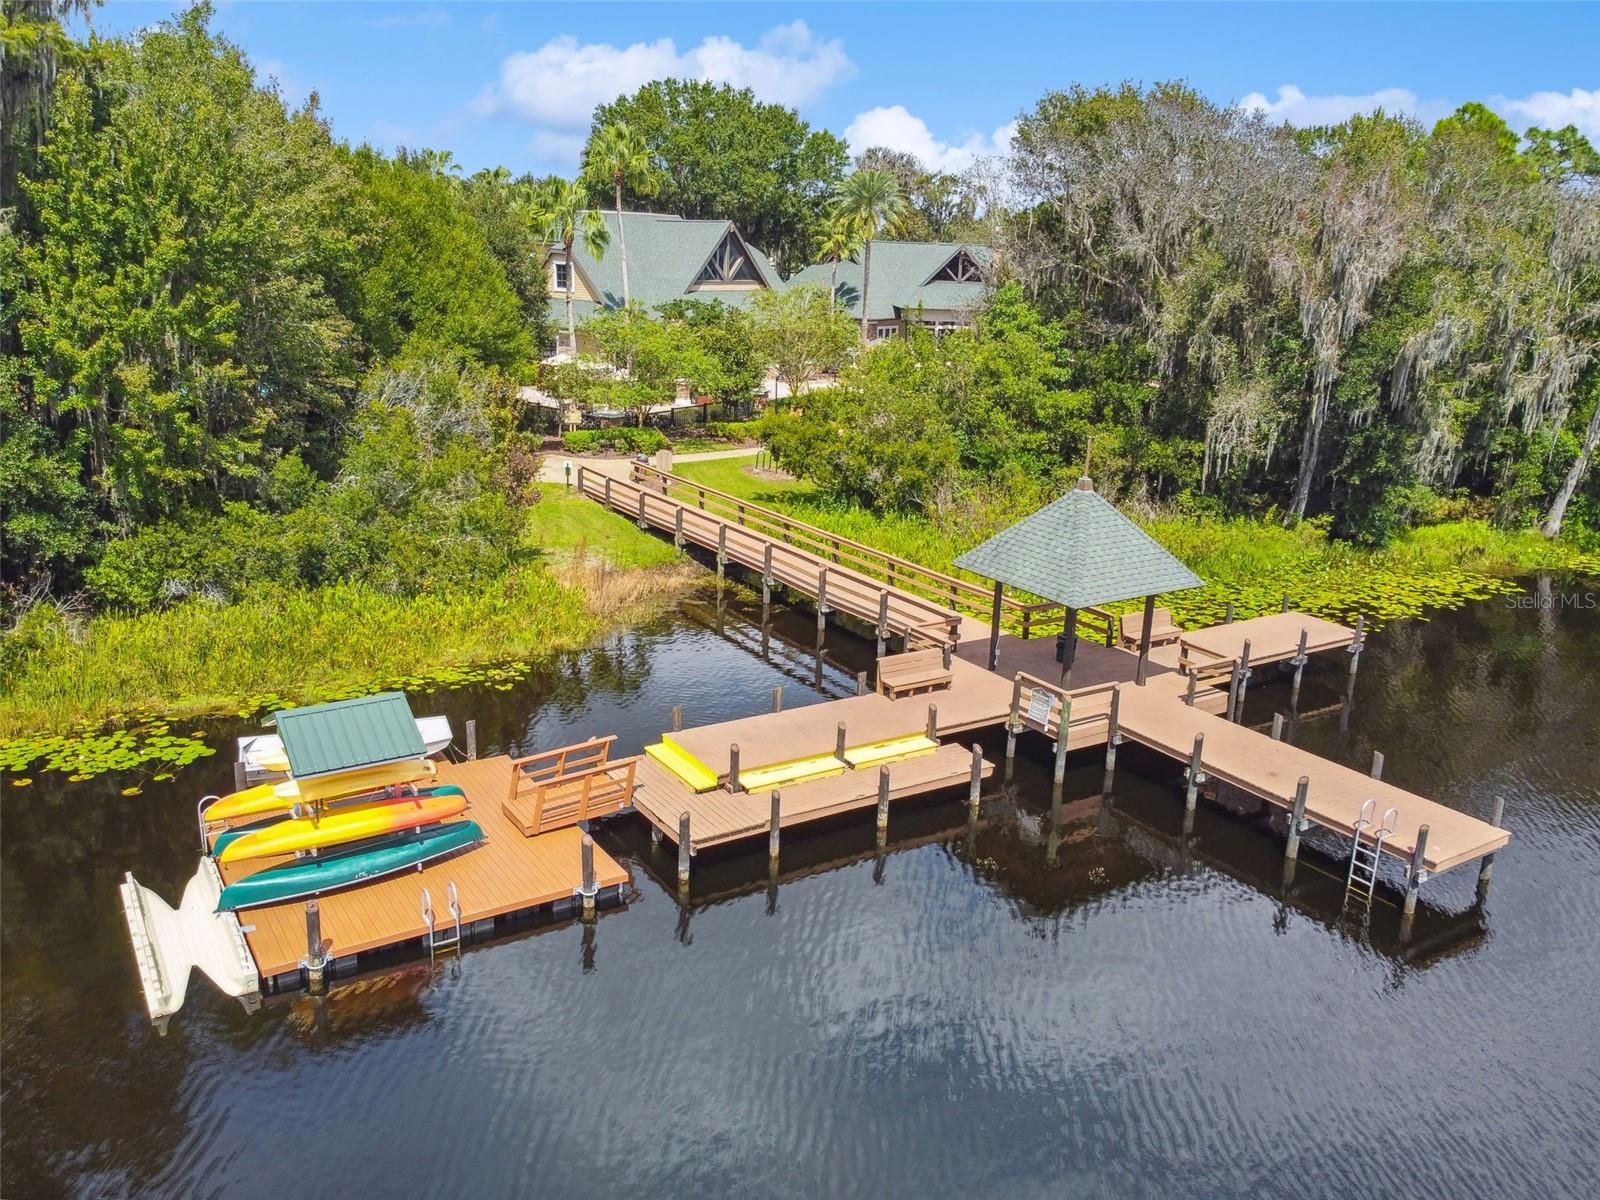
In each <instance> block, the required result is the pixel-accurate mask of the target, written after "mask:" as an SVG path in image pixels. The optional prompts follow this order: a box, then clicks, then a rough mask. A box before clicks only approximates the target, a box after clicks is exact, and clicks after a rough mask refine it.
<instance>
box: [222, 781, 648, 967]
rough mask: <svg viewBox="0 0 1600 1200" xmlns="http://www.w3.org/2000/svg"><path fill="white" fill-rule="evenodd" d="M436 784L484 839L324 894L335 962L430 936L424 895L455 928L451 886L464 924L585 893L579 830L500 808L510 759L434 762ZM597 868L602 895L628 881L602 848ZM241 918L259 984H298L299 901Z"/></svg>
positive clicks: (243, 866)
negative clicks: (545, 829)
mask: <svg viewBox="0 0 1600 1200" xmlns="http://www.w3.org/2000/svg"><path fill="white" fill-rule="evenodd" d="M439 782H440V783H452V784H455V785H456V786H458V787H460V788H461V789H462V790H463V791H465V792H466V794H467V802H468V808H467V812H466V817H468V818H471V819H472V820H474V821H476V822H478V824H479V825H480V826H482V828H483V833H484V841H483V842H482V844H480V845H478V846H476V847H474V848H473V849H470V850H464V851H462V852H461V853H459V854H456V855H452V856H451V857H449V858H444V859H439V860H438V861H436V862H432V863H429V864H427V865H426V866H424V867H423V869H422V870H420V871H405V872H402V873H400V874H397V875H391V876H389V877H388V878H387V879H381V880H377V881H375V882H373V883H368V884H363V885H362V886H360V887H355V888H346V889H345V890H343V891H338V892H331V893H329V894H327V895H325V896H322V897H321V898H320V900H319V907H320V909H321V919H322V937H323V941H324V943H325V944H327V955H328V957H329V958H330V959H331V960H334V959H341V958H345V957H347V956H349V955H353V954H359V953H362V952H363V951H368V950H376V949H380V948H382V947H386V946H393V945H398V944H401V943H405V942H414V941H416V940H417V939H419V938H421V937H422V936H423V935H424V934H426V933H427V932H428V927H427V925H426V923H425V922H424V921H423V919H422V889H423V888H427V889H428V890H429V892H430V893H431V895H432V897H433V907H434V920H435V922H436V923H437V924H438V925H440V926H443V925H446V924H452V923H453V918H452V917H451V916H450V914H449V909H448V907H447V903H446V894H447V892H448V889H449V885H450V884H451V883H454V884H455V885H456V892H457V894H458V895H459V897H460V900H461V923H462V925H463V927H465V926H466V925H469V924H471V923H472V922H474V921H481V920H485V919H488V918H492V917H497V916H501V915H503V914H506V913H512V912H519V911H521V910H523V909H529V908H538V907H540V906H542V905H546V904H552V903H554V902H556V901H560V900H570V899H572V897H573V894H574V892H575V891H576V890H577V889H578V888H579V887H580V886H581V884H582V882H583V870H582V851H581V849H580V843H581V841H582V839H583V831H582V830H580V829H578V828H575V827H572V828H567V829H561V830H557V831H555V832H553V833H544V834H540V835H539V836H538V837H533V838H530V837H524V836H523V835H522V833H521V832H520V831H519V830H518V829H517V827H516V826H515V825H513V824H512V823H511V821H510V820H509V819H508V818H507V817H506V815H505V813H504V812H503V811H502V802H503V801H504V800H505V798H506V794H507V792H508V790H509V787H510V783H511V760H510V759H509V758H505V757H495V758H484V759H478V760H476V761H473V762H465V763H448V762H445V763H440V764H439ZM271 861H272V860H266V862H271ZM262 865H264V863H263V862H247V863H229V864H224V865H223V867H222V874H223V879H224V881H225V882H230V883H231V882H232V881H233V880H234V879H235V878H237V877H239V876H241V875H244V874H248V873H250V872H252V871H254V870H256V869H257V868H258V867H260V866H262ZM594 865H595V883H596V885H597V886H598V887H599V888H600V890H601V891H602V892H605V891H606V890H608V889H613V888H619V887H621V886H622V885H623V884H625V883H627V882H628V873H627V871H626V870H624V869H623V868H622V866H621V865H619V864H618V863H617V862H616V860H615V859H613V858H612V857H611V856H610V855H608V854H606V853H605V851H603V850H601V849H600V848H599V847H598V846H596V847H595V850H594ZM239 919H240V921H241V923H242V927H243V930H244V936H245V941H246V943H247V944H248V946H249V947H250V953H251V954H252V955H253V956H254V958H255V960H256V964H257V966H258V968H259V970H260V974H261V978H262V979H263V980H271V979H273V978H274V977H276V976H279V975H284V974H288V973H291V972H292V973H294V975H295V976H296V978H298V975H299V969H300V960H301V959H303V958H305V956H306V916H305V902H304V901H303V900H292V901H288V902H286V903H283V904H273V905H267V906H265V907H262V908H252V909H246V910H245V911H243V912H241V913H240V914H239Z"/></svg>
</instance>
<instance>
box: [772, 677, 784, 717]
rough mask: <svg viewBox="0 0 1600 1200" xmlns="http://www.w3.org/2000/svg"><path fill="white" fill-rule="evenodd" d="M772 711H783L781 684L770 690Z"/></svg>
mask: <svg viewBox="0 0 1600 1200" xmlns="http://www.w3.org/2000/svg"><path fill="white" fill-rule="evenodd" d="M772 711H773V712H782V711H783V684H781V683H780V684H779V685H778V686H777V687H775V688H773V689H772Z"/></svg>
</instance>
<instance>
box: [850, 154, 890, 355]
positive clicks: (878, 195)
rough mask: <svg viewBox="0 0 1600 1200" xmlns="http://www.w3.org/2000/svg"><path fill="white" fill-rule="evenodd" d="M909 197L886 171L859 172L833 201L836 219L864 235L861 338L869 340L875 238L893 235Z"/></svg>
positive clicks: (862, 240) (853, 175) (854, 174)
mask: <svg viewBox="0 0 1600 1200" xmlns="http://www.w3.org/2000/svg"><path fill="white" fill-rule="evenodd" d="M905 212H906V197H905V192H904V191H903V190H902V189H901V187H900V182H899V180H897V179H896V178H895V177H894V176H893V175H891V174H889V172H887V171H873V170H866V171H856V172H854V173H853V174H852V175H850V177H849V178H848V179H846V180H845V181H844V184H843V186H841V187H840V189H839V196H838V199H837V200H836V201H835V203H834V218H835V220H840V221H844V222H846V223H847V224H849V225H850V226H851V227H852V228H853V229H854V230H855V231H856V232H857V233H858V234H859V235H860V237H861V244H862V256H861V340H862V341H866V340H867V317H868V311H869V310H868V308H867V301H868V297H869V296H870V294H871V289H872V239H873V238H875V237H877V236H878V235H879V234H881V233H882V234H893V233H894V232H895V231H896V230H897V229H898V228H899V227H900V222H901V221H902V220H904V219H905Z"/></svg>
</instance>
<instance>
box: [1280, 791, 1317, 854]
mask: <svg viewBox="0 0 1600 1200" xmlns="http://www.w3.org/2000/svg"><path fill="white" fill-rule="evenodd" d="M1310 790H1311V779H1310V777H1309V776H1306V775H1302V776H1300V778H1299V779H1298V780H1296V781H1295V785H1294V807H1293V808H1291V809H1290V810H1289V840H1288V841H1287V842H1286V843H1285V844H1284V847H1283V856H1284V857H1285V858H1288V859H1298V858H1299V857H1300V827H1301V826H1302V825H1304V824H1305V823H1306V795H1307V793H1309V792H1310Z"/></svg>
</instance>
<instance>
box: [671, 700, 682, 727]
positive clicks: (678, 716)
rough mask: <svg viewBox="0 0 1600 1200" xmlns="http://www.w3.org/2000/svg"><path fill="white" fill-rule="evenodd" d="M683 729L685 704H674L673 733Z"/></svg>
mask: <svg viewBox="0 0 1600 1200" xmlns="http://www.w3.org/2000/svg"><path fill="white" fill-rule="evenodd" d="M682 731H683V705H681V704H674V705H673V706H672V732H673V733H681V732H682Z"/></svg>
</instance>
